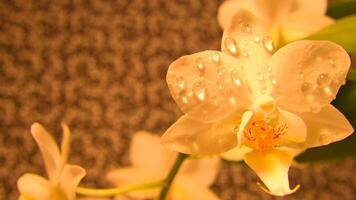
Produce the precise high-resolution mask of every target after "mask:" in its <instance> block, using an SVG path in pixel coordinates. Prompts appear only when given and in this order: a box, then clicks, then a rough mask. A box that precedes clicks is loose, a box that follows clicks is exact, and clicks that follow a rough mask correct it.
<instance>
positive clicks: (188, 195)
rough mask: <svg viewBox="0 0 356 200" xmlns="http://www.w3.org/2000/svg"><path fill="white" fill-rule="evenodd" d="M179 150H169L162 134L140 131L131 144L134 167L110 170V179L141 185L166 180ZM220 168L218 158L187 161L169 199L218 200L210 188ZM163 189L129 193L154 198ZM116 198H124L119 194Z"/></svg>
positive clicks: (173, 185) (136, 196) (131, 157)
mask: <svg viewBox="0 0 356 200" xmlns="http://www.w3.org/2000/svg"><path fill="white" fill-rule="evenodd" d="M176 156H177V153H174V152H171V151H168V150H167V149H165V148H164V147H163V145H162V143H161V140H160V137H159V136H156V135H153V134H151V133H148V132H145V131H141V132H137V133H136V134H135V135H134V138H133V140H132V142H131V146H130V160H131V166H130V167H126V168H119V169H116V170H113V171H111V172H109V173H108V175H107V177H108V179H109V180H110V181H111V182H112V183H113V184H115V185H116V186H125V185H131V184H142V183H147V182H152V181H159V180H163V179H164V178H165V177H166V175H167V174H168V172H169V170H170V168H171V166H172V165H173V163H174V160H175V158H176ZM218 167H219V159H218V158H209V159H199V160H187V161H186V162H185V163H184V164H183V166H182V169H181V170H180V172H179V174H178V175H177V176H176V178H175V179H174V181H173V183H172V186H171V188H170V190H169V194H168V198H169V199H170V200H182V199H185V200H189V199H191V200H196V199H205V200H218V199H219V198H218V197H217V196H216V195H215V194H214V193H213V192H212V191H211V190H210V189H209V186H210V185H211V184H213V182H214V179H215V177H216V175H217V172H218ZM159 190H160V189H155V190H146V191H139V192H133V193H129V195H130V197H134V198H135V199H147V198H155V197H157V196H158V194H159ZM117 199H123V198H122V196H118V197H117Z"/></svg>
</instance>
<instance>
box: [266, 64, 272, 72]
mask: <svg viewBox="0 0 356 200" xmlns="http://www.w3.org/2000/svg"><path fill="white" fill-rule="evenodd" d="M267 72H269V73H270V72H272V67H271V66H269V65H267Z"/></svg>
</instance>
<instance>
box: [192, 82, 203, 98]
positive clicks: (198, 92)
mask: <svg viewBox="0 0 356 200" xmlns="http://www.w3.org/2000/svg"><path fill="white" fill-rule="evenodd" d="M192 91H193V94H194V95H195V97H196V98H197V99H198V100H199V101H204V100H205V87H204V83H203V81H200V80H199V81H197V82H195V83H194V84H193V87H192Z"/></svg>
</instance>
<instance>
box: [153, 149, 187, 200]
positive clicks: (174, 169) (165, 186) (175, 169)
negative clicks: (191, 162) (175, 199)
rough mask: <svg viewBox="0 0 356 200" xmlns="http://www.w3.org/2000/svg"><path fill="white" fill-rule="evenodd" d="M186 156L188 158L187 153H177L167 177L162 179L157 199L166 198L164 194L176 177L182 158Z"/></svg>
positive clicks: (163, 199)
mask: <svg viewBox="0 0 356 200" xmlns="http://www.w3.org/2000/svg"><path fill="white" fill-rule="evenodd" d="M186 158H188V155H186V154H182V153H179V154H178V156H177V159H176V162H175V163H174V165H173V166H172V168H171V171H170V172H169V174H168V176H167V178H166V179H165V181H164V184H163V187H162V190H161V192H160V194H159V196H158V200H165V199H166V196H167V194H168V191H169V188H170V187H171V185H172V182H173V180H174V178H175V177H176V175H177V173H178V171H179V168H180V167H181V166H182V164H183V162H184V160H185V159H186Z"/></svg>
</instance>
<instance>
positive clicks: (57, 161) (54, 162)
mask: <svg viewBox="0 0 356 200" xmlns="http://www.w3.org/2000/svg"><path fill="white" fill-rule="evenodd" d="M31 134H32V137H33V138H34V139H35V141H36V143H37V145H38V147H39V148H40V151H41V153H42V157H43V160H44V162H45V165H46V170H47V174H48V176H49V179H50V180H54V179H56V177H58V173H59V170H60V169H59V168H60V166H61V164H62V159H61V155H60V152H59V149H58V146H57V144H56V142H55V141H54V139H53V138H52V136H51V135H50V134H49V133H48V132H47V131H46V130H45V129H44V128H43V126H42V125H40V124H39V123H34V124H32V126H31Z"/></svg>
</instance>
